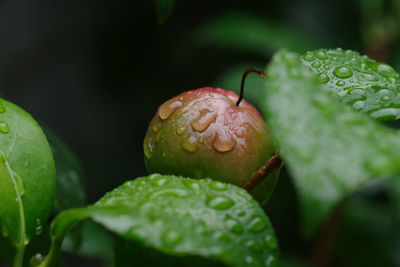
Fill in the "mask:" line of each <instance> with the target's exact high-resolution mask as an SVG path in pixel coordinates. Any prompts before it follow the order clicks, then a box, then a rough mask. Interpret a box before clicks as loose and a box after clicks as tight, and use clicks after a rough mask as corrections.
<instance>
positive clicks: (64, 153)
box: [44, 128, 86, 211]
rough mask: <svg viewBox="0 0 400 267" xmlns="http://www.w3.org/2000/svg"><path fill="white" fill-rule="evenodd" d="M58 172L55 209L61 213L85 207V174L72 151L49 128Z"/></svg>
mask: <svg viewBox="0 0 400 267" xmlns="http://www.w3.org/2000/svg"><path fill="white" fill-rule="evenodd" d="M44 131H45V133H46V136H47V140H48V141H49V143H50V147H51V150H52V151H53V156H54V161H55V163H56V170H57V186H56V189H57V190H56V201H55V209H56V210H57V211H61V210H64V209H69V208H77V207H82V206H84V205H85V199H86V194H85V190H84V186H83V182H84V173H83V170H82V167H81V165H80V163H79V161H78V159H77V158H76V156H75V154H74V153H73V152H72V151H71V149H70V148H69V147H68V146H67V145H66V144H65V143H64V142H62V141H61V140H60V138H59V137H58V136H57V135H56V134H54V133H53V132H52V131H51V130H49V129H48V128H44Z"/></svg>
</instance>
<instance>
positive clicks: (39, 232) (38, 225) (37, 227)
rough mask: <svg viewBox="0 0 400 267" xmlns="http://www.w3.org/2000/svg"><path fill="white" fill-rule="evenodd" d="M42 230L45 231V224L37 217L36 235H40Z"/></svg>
mask: <svg viewBox="0 0 400 267" xmlns="http://www.w3.org/2000/svg"><path fill="white" fill-rule="evenodd" d="M42 232H43V226H42V224H41V223H40V219H36V228H35V233H36V235H40V234H41V233H42Z"/></svg>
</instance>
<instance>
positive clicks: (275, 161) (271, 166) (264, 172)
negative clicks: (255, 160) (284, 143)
mask: <svg viewBox="0 0 400 267" xmlns="http://www.w3.org/2000/svg"><path fill="white" fill-rule="evenodd" d="M281 167H282V160H281V157H280V155H279V152H276V154H275V156H273V157H272V158H270V159H269V160H268V162H267V163H266V164H265V165H264V166H262V167H261V168H260V169H259V170H258V171H257V173H256V174H255V175H253V177H251V179H250V180H249V181H248V182H247V183H245V184H244V185H243V186H242V188H243V189H245V190H247V191H250V190H251V189H253V188H254V187H256V186H257V185H258V184H260V183H261V182H262V181H263V180H264V178H266V177H267V176H268V175H270V174H272V173H274V172H276V171H278V170H279V169H280V168H281Z"/></svg>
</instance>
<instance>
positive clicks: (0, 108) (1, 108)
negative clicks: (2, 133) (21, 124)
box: [0, 103, 6, 113]
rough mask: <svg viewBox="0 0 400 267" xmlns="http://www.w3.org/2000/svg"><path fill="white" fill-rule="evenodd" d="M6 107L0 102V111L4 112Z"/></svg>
mask: <svg viewBox="0 0 400 267" xmlns="http://www.w3.org/2000/svg"><path fill="white" fill-rule="evenodd" d="M4 111H6V109H5V108H4V105H3V104H1V103H0V113H4Z"/></svg>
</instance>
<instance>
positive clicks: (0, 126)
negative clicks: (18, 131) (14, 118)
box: [0, 121, 10, 134]
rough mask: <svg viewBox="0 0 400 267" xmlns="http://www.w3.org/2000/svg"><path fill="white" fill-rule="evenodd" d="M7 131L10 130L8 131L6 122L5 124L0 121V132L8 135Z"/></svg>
mask: <svg viewBox="0 0 400 267" xmlns="http://www.w3.org/2000/svg"><path fill="white" fill-rule="evenodd" d="M9 130H10V129H9V127H8V124H7V122H5V121H0V132H1V133H4V134H5V133H8V131H9Z"/></svg>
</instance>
